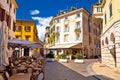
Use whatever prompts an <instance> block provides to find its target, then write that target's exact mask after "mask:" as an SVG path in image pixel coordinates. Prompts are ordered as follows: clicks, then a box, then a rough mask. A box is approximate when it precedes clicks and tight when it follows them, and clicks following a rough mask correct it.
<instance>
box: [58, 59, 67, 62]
mask: <svg viewBox="0 0 120 80" xmlns="http://www.w3.org/2000/svg"><path fill="white" fill-rule="evenodd" d="M59 62H68V60H67V59H59Z"/></svg>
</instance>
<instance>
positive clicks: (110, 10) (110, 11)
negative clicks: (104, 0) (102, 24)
mask: <svg viewBox="0 0 120 80" xmlns="http://www.w3.org/2000/svg"><path fill="white" fill-rule="evenodd" d="M109 13H110V18H111V17H112V4H110V6H109Z"/></svg>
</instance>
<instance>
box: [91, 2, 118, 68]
mask: <svg viewBox="0 0 120 80" xmlns="http://www.w3.org/2000/svg"><path fill="white" fill-rule="evenodd" d="M119 5H120V0H102V2H101V3H100V1H99V4H98V5H97V6H98V8H101V9H102V11H101V13H102V15H101V16H100V15H97V16H96V14H98V12H97V13H95V14H94V12H93V15H95V16H96V17H98V16H99V17H101V18H102V19H103V24H102V26H103V29H102V34H101V53H102V62H103V63H105V64H106V65H108V66H109V67H111V68H116V69H120V6H119ZM95 6H96V5H94V8H93V11H94V9H95Z"/></svg>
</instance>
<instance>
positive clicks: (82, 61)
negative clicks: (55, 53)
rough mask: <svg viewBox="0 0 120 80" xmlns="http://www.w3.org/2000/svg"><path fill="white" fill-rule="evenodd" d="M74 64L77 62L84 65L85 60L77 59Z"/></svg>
mask: <svg viewBox="0 0 120 80" xmlns="http://www.w3.org/2000/svg"><path fill="white" fill-rule="evenodd" d="M74 62H76V63H84V60H83V59H75V60H74Z"/></svg>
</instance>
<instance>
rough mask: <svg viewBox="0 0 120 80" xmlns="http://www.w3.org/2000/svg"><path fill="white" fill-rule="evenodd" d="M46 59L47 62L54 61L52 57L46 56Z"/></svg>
mask: <svg viewBox="0 0 120 80" xmlns="http://www.w3.org/2000/svg"><path fill="white" fill-rule="evenodd" d="M46 61H47V62H52V61H54V58H47V59H46Z"/></svg>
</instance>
